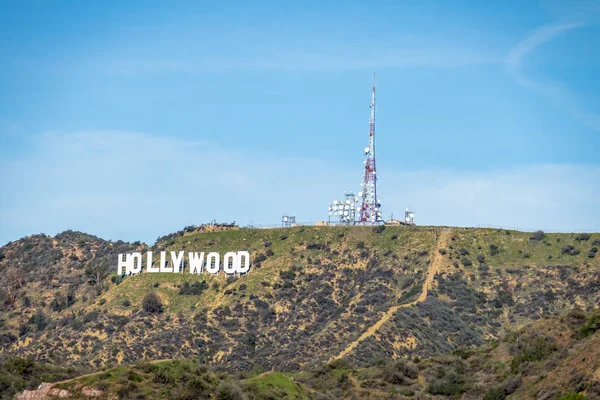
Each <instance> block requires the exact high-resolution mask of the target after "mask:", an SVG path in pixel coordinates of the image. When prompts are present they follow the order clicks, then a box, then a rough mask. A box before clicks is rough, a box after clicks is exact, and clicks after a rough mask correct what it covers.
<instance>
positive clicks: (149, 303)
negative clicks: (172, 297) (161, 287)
mask: <svg viewBox="0 0 600 400" xmlns="http://www.w3.org/2000/svg"><path fill="white" fill-rule="evenodd" d="M142 307H143V308H144V311H146V312H148V313H157V314H158V313H161V312H163V305H162V301H160V297H158V295H157V294H156V293H148V294H147V295H146V296H145V297H144V300H142Z"/></svg>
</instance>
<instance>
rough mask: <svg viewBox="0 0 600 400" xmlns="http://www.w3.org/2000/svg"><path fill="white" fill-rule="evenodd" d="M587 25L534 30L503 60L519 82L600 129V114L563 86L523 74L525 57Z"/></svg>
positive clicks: (590, 125)
mask: <svg viewBox="0 0 600 400" xmlns="http://www.w3.org/2000/svg"><path fill="white" fill-rule="evenodd" d="M583 26H585V24H584V23H580V22H578V23H568V24H559V25H548V26H544V27H541V28H539V29H536V30H534V31H532V32H531V33H530V34H529V35H527V36H526V37H525V38H524V39H523V40H521V41H520V42H519V43H517V45H516V46H515V47H513V48H512V50H511V51H510V52H509V54H508V55H507V57H506V58H505V60H504V64H505V66H506V70H507V72H508V73H509V74H510V75H511V76H512V77H513V78H514V79H515V81H516V82H517V83H519V84H520V85H522V86H525V87H527V88H530V89H532V90H535V91H536V92H539V93H541V94H543V95H544V96H546V97H547V98H548V99H550V100H551V101H552V102H553V103H554V104H555V105H556V107H557V108H560V109H562V110H564V111H565V112H567V113H569V114H570V115H571V116H572V117H573V118H575V119H576V120H578V121H580V122H581V123H583V124H584V125H585V126H587V127H589V128H591V129H594V130H596V131H599V132H600V115H598V114H596V113H593V112H589V111H586V110H584V109H583V107H582V106H581V105H580V104H579V102H578V101H577V99H576V96H575V95H574V94H573V93H571V91H570V90H569V89H568V88H566V87H565V86H564V85H562V84H560V83H557V82H547V81H545V82H541V81H538V80H536V79H534V78H532V77H530V76H525V75H524V74H523V73H522V66H523V63H524V60H525V58H526V57H527V56H528V55H529V54H530V53H532V52H533V51H535V49H536V48H538V47H539V46H541V45H543V44H545V43H548V42H550V41H551V40H552V39H554V38H556V37H558V36H560V35H562V34H565V33H567V32H569V31H572V30H574V29H578V28H581V27H583Z"/></svg>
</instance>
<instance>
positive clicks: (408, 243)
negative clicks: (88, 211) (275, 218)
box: [0, 227, 600, 399]
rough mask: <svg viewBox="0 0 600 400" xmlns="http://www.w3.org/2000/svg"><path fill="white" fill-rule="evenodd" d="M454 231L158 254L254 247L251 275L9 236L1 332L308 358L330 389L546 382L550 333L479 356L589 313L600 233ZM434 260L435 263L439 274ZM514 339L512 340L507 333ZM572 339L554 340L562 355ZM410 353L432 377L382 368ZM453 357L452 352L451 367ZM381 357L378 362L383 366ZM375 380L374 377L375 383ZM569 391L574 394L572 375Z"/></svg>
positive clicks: (0, 342)
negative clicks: (161, 267) (155, 263)
mask: <svg viewBox="0 0 600 400" xmlns="http://www.w3.org/2000/svg"><path fill="white" fill-rule="evenodd" d="M439 231H440V229H439V228H432V227H418V228H415V227H385V228H384V229H377V230H375V229H372V228H368V227H297V228H291V229H271V230H246V229H240V230H221V231H215V232H198V231H195V230H193V229H190V230H186V231H182V232H181V233H180V234H179V233H178V234H177V235H169V236H166V237H164V238H162V239H161V240H159V241H158V242H157V243H156V244H155V245H154V246H153V248H152V250H154V251H155V253H154V256H155V257H158V253H157V252H158V251H160V250H167V251H169V250H185V251H217V252H220V253H224V252H226V251H232V250H242V249H244V250H249V251H250V252H251V254H252V256H253V266H252V270H251V271H250V273H249V274H247V275H245V276H242V277H240V278H231V277H230V278H227V277H226V276H223V275H220V276H213V275H206V274H205V275H198V276H193V275H190V274H140V275H136V276H132V277H126V278H125V279H124V280H122V279H121V277H118V276H116V275H115V274H114V272H111V271H114V270H115V264H116V260H117V257H116V255H117V254H118V253H124V252H127V251H131V250H134V249H137V250H141V251H143V250H147V249H148V248H147V247H146V246H144V245H143V244H141V243H133V244H128V243H123V242H114V243H111V242H106V241H103V240H101V239H98V238H95V237H93V236H89V235H85V234H80V233H76V232H66V233H64V234H60V235H57V236H56V237H54V238H50V237H47V236H44V235H36V236H32V237H28V238H25V239H22V240H20V241H16V242H12V243H9V244H8V245H6V246H4V247H2V248H0V253H1V254H2V257H0V259H1V260H0V272H4V273H3V274H0V292H1V295H2V301H3V303H4V307H3V308H2V309H0V347H1V348H2V352H3V353H5V354H12V355H16V356H20V357H27V356H30V357H33V358H34V359H35V360H36V361H44V362H50V363H52V364H54V365H64V366H71V367H78V368H83V369H88V370H95V369H97V368H99V367H106V368H112V366H114V365H117V364H123V363H125V364H132V363H135V362H137V361H139V360H144V359H145V360H156V359H173V358H180V359H187V360H194V365H196V366H197V367H200V366H204V367H206V368H208V369H209V370H210V371H213V372H214V373H216V372H218V371H229V372H230V373H236V374H237V373H240V374H247V373H248V372H249V371H257V370H267V371H268V370H272V369H274V370H276V371H280V372H286V373H287V372H289V373H292V374H297V373H298V371H303V372H301V373H300V375H297V376H296V375H290V376H289V377H290V378H291V377H293V378H294V380H295V381H296V382H298V383H302V384H304V385H305V386H306V388H307V390H308V389H311V390H313V391H315V392H318V393H324V392H327V390H324V389H323V388H322V387H321V386H319V384H318V379H316V378H318V377H316V376H315V377H311V375H310V374H312V373H313V372H314V373H317V372H316V371H321V372H319V373H321V375H322V376H328V374H329V372H328V374H325V373H323V371H325V372H327V371H333V372H331V373H332V374H333V375H335V376H337V375H336V374H338V375H340V376H337V377H336V379H338V378H339V379H342V383H344V382H346V378H347V379H348V381H349V383H348V382H346V383H345V384H346V385H348V388H349V389H348V390H349V391H348V392H347V393H350V394H352V393H360V390H363V389H364V390H367V389H368V390H371V389H372V390H371V391H372V392H373V393H375V392H381V393H385V394H387V395H389V393H390V392H389V391H390V390H402V391H405V390H406V391H407V392H406V393H407V394H406V396H409V393H410V391H412V392H414V393H429V395H433V393H432V392H431V390H433V392H439V393H438V394H437V395H439V396H441V395H448V396H453V395H455V394H456V393H457V392H453V391H454V389H455V388H457V387H461V388H463V389H464V390H463V389H461V391H464V392H465V393H473V395H477V396H479V395H481V396H483V395H484V394H485V393H487V392H484V391H482V390H483V389H482V388H486V391H487V389H488V387H492V386H493V387H494V388H495V389H494V390H495V391H496V392H490V393H489V394H486V396H488V398H490V399H491V398H496V397H497V396H501V395H500V389H498V387H499V385H500V386H501V385H502V384H503V382H504V381H503V379H507V378H508V377H510V376H513V375H515V376H517V375H519V374H520V375H521V377H522V378H523V382H525V383H524V384H523V386H522V387H533V386H535V384H536V383H535V382H538V380H539V382H543V381H544V379H541V378H539V376H541V375H538V376H537V377H536V378H535V379H536V380H535V381H528V380H526V379H525V376H526V374H529V373H530V372H531V371H530V370H529V369H527V368H528V367H527V366H528V365H530V364H531V363H533V364H536V363H540V362H545V361H544V360H542V359H537V358H538V357H539V354H540V351H538V350H539V349H541V348H545V347H544V346H546V345H547V344H548V343H552V341H549V342H548V341H546V339H545V338H542V339H539V338H537V336H536V338H537V339H535V338H534V339H535V340H537V341H534V342H532V344H531V346H533V347H532V348H533V350H532V351H531V352H527V351H525V352H524V353H523V354H520V353H518V351H517V350H514V349H513V350H511V351H510V352H505V353H504V356H503V357H500V358H498V359H501V360H502V361H501V362H502V363H503V364H504V366H503V367H502V369H501V371H503V372H501V373H499V374H498V375H497V376H496V375H494V374H495V372H494V374H483V375H485V376H488V378H489V379H488V380H483V381H478V380H473V379H471V378H473V376H475V375H477V376H480V375H481V373H479V375H478V374H477V373H475V372H474V371H475V370H470V369H469V368H471V367H470V365H471V364H474V365H476V361H477V360H479V361H477V362H481V363H483V362H484V361H483V360H484V359H485V358H486V357H488V358H490V354H491V355H493V354H494V353H493V352H492V353H490V352H491V351H492V350H493V349H492V350H485V349H486V348H487V347H486V346H489V343H491V342H493V341H498V340H499V339H501V338H505V337H506V338H509V337H510V335H509V333H510V332H519V331H520V329H521V328H523V327H527V328H526V329H533V328H532V327H534V326H535V324H534V325H531V323H532V322H535V321H538V322H539V323H543V322H544V321H546V320H549V319H553V320H554V319H556V318H557V317H558V316H564V315H567V314H568V313H569V312H570V311H572V310H573V309H574V307H578V308H579V309H581V310H582V311H585V312H591V311H592V310H593V309H594V308H595V307H596V305H597V304H598V302H599V300H600V298H599V292H598V288H600V274H599V268H598V267H599V266H600V259H599V258H598V257H596V253H597V247H598V246H599V245H600V235H598V234H593V235H587V234H547V233H543V232H535V233H524V232H515V231H504V230H490V229H466V228H450V234H449V235H450V238H449V240H448V241H447V242H444V243H442V242H440V241H439V240H437V239H436V238H438V236H439V235H438V233H439ZM59 252H60V254H59ZM434 259H435V260H436V268H435V274H434V277H435V278H434V279H433V280H432V282H431V284H430V285H425V286H424V284H425V279H426V277H427V276H428V272H429V271H430V270H431V269H430V264H431V261H432V260H434ZM98 276H100V278H98ZM432 277H433V276H432ZM424 287H428V288H429V290H428V293H427V294H428V295H427V297H426V298H424V299H422V300H423V301H419V302H417V303H415V304H414V305H411V306H409V307H398V305H401V304H408V303H411V302H412V301H414V300H415V299H416V298H417V297H418V296H419V294H420V293H423V288H424ZM149 293H152V294H153V295H149ZM144 299H146V301H144ZM149 299H151V300H152V304H153V306H152V307H149V306H148V304H150V303H148V300H149ZM382 317H387V318H384V319H383V320H382ZM536 323H537V322H536ZM597 324H598V323H597V320H593V319H590V320H589V321H587V322H585V324H584V326H583V328H582V330H581V331H579V330H577V332H579V333H578V335H580V336H578V337H577V338H575V339H570V340H576V341H575V342H571V343H572V344H573V345H575V344H576V345H578V346H579V345H581V343H587V342H586V341H589V340H592V339H593V338H595V333H594V332H595V329H596V326H597ZM569 329H571V328H570V327H569ZM365 332H370V333H369V335H367V336H364V335H363V333H365ZM573 332H575V331H573ZM586 332H587V333H586ZM361 335H363V339H362V340H360V341H357V339H358V338H360V337H361ZM553 337H554V336H553ZM523 338H528V336H527V335H526V334H525V335H522V336H520V338H519V339H518V340H519V341H520V342H519V343H523V341H522V339H523ZM506 340H508V339H506ZM553 340H557V339H556V337H554V339H553ZM352 343H356V345H355V346H350V345H351V344H352ZM506 343H508V342H506ZM526 343H529V342H526ZM557 343H558V344H556V347H557V348H561V346H562V342H560V341H558V342H557ZM507 346H508V347H510V346H509V344H505V342H504V341H502V342H501V343H500V346H498V348H500V349H502V348H505V347H507ZM528 346H529V345H528ZM536 346H537V347H536ZM349 347H351V349H350V351H349V352H348V353H347V354H345V353H344V359H342V360H339V361H340V362H344V363H346V364H345V365H346V367H344V368H341V369H340V368H338V367H336V368H331V367H330V366H327V367H324V364H323V363H325V362H326V361H327V360H329V359H330V358H332V357H334V356H336V355H338V354H340V353H341V352H342V351H343V350H344V349H348V348H349ZM511 348H512V347H511ZM515 351H517V353H515ZM482 352H483V353H482ZM486 352H488V353H486ZM452 353H455V354H456V355H455V356H451V355H450V354H452ZM480 353H481V354H484V355H482V356H481V357H480V356H478V355H477V354H480ZM541 353H543V351H542V352H541ZM556 354H560V352H557V351H554V350H553V351H552V352H551V357H550V358H552V357H554V355H556ZM464 355H468V357H467V358H463V356H464ZM444 357H445V358H444ZM472 357H474V358H472ZM494 357H495V356H494ZM494 357H492V358H494ZM401 358H404V359H405V360H414V361H413V364H415V365H417V367H418V369H419V375H418V376H417V378H411V377H410V376H405V378H406V379H405V380H404V381H403V382H408V384H407V385H404V384H399V383H389V382H388V383H382V382H386V381H385V379H384V378H383V375H381V374H383V373H384V372H383V371H384V370H386V371H388V372H387V373H388V375H390V376H393V375H394V372H393V371H392V372H390V371H389V369H390V368H391V369H393V368H400V366H396V367H390V366H389V365H390V362H392V361H391V360H398V359H401ZM418 359H420V360H425V361H421V362H420V363H417V362H416V360H418ZM436 360H439V362H438V361H436ZM444 360H445V361H444ZM512 360H517V361H514V363H513V361H512ZM557 360H558V359H557ZM405 362H407V361H405ZM439 363H441V364H440V365H443V366H444V367H439V368H438V367H435V365H438V364H439ZM453 363H455V364H456V365H455V364H453ZM333 365H337V364H335V363H334V364H333ZM410 365H412V364H410ZM536 365H537V364H536ZM540 365H541V364H540ZM447 367H452V368H447ZM480 367H481V366H480ZM402 368H404V367H402ZM410 368H412V367H410ZM486 368H487V367H486ZM544 368H548V370H549V369H551V367H548V366H545V367H544ZM344 369H347V370H348V371H345V372H344V371H342V372H339V371H340V370H344ZM336 371H337V372H336ZM368 371H371V372H372V373H373V374H375V375H373V376H375V377H374V378H373V377H372V379H371V378H368V376H369V375H368V373H367V372H368ZM451 371H454V372H456V373H451ZM461 371H463V372H461ZM465 371H466V372H465ZM494 371H495V370H494ZM498 371H500V370H498ZM213 372H211V373H213ZM343 373H345V375H344V376H345V377H344V378H342V377H341V376H342V375H343ZM365 374H366V375H365ZM377 374H380V375H377ZM569 374H571V373H570V372H565V375H567V376H568V375H569ZM267 375H269V374H267ZM471 375H473V376H471ZM492 376H493V377H492ZM465 377H468V378H469V379H466V378H465ZM396 378H397V379H398V381H400V378H398V376H396ZM396 378H390V379H396ZM286 379H287V378H286ZM369 379H371V381H373V382H371V383H366V382H367V381H368V380H369ZM402 379H404V378H402ZM478 379H479V378H478ZM486 379H487V378H486ZM515 379H516V378H515ZM532 379H533V378H532ZM326 381H327V382H329V383H331V382H330V381H329V378H327V380H326ZM588 381H589V382H592V378H589V379H588ZM315 382H317V383H315ZM539 382H538V383H539ZM357 385H358V386H357ZM369 385H371V386H369ZM373 385H374V386H373ZM390 385H391V386H390ZM416 385H418V386H416ZM477 385H480V386H477ZM490 385H491V386H490ZM586 385H587V386H586V388H587V387H590V385H592V384H591V383H586ZM520 387H521V386H520ZM564 387H569V386H568V385H567V386H564ZM357 388H358V389H357ZM430 388H431V390H430ZM350 389H351V390H350ZM519 390H522V389H519ZM540 390H541V389H540ZM587 390H588V389H586V391H587ZM451 392H452V393H454V394H449V393H451ZM309 393H312V392H310V391H309ZM381 393H380V394H381ZM391 393H395V394H398V393H400V394H398V395H402V394H401V393H403V392H391ZM553 393H558V394H561V395H562V394H563V393H562V389H561V390H558V391H555V392H553ZM589 393H592V391H591V389H590V391H589ZM558 394H556V395H555V396H554V395H553V396H554V397H552V396H550V397H548V398H556V396H558ZM564 394H568V393H564ZM526 395H527V396H529V394H526ZM333 396H334V397H335V394H334V395H333ZM493 396H496V397H493ZM591 396H592V397H590V398H594V397H593V395H591ZM476 398H479V397H476Z"/></svg>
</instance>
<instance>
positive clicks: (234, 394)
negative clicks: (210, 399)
mask: <svg viewBox="0 0 600 400" xmlns="http://www.w3.org/2000/svg"><path fill="white" fill-rule="evenodd" d="M245 398H246V396H244V392H242V389H240V387H239V386H238V385H236V384H234V383H222V384H221V385H220V386H219V388H218V389H217V396H216V399H217V400H244V399H245Z"/></svg>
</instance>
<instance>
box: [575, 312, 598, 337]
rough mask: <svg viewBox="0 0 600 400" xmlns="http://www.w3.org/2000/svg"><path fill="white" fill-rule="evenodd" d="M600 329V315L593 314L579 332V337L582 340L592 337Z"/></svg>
mask: <svg viewBox="0 0 600 400" xmlns="http://www.w3.org/2000/svg"><path fill="white" fill-rule="evenodd" d="M598 329H600V314H592V315H591V316H590V317H589V318H588V319H587V321H586V322H585V325H583V327H582V328H581V329H580V330H579V335H578V336H579V337H580V338H584V337H587V336H590V335H592V334H593V333H595V332H596V331H597V330H598Z"/></svg>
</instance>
